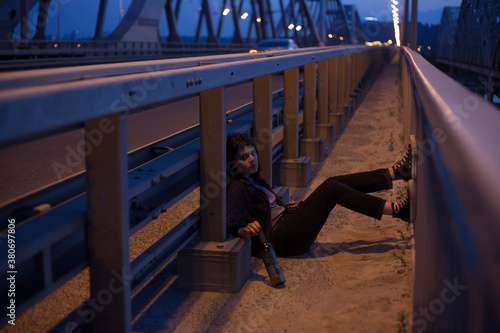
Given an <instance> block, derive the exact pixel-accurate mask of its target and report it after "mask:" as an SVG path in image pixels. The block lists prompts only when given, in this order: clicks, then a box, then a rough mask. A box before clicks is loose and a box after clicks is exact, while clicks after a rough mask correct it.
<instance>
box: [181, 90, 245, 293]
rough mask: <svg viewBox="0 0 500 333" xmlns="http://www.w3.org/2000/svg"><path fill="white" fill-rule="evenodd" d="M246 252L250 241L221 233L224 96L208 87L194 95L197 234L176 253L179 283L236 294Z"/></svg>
mask: <svg viewBox="0 0 500 333" xmlns="http://www.w3.org/2000/svg"><path fill="white" fill-rule="evenodd" d="M250 254H251V249H250V239H246V240H245V239H243V238H240V237H236V238H235V237H229V238H227V237H226V98H225V88H224V87H218V88H213V89H210V90H205V91H202V92H201V93H200V237H198V238H196V239H194V240H193V241H192V242H191V243H189V244H188V245H187V246H186V247H184V248H183V249H182V250H181V251H180V252H179V254H178V261H179V287H180V288H183V289H189V290H200V291H218V292H238V291H239V290H240V289H241V288H242V287H243V285H244V284H245V282H246V281H247V280H248V277H249V275H250Z"/></svg>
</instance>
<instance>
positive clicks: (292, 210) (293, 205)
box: [285, 201, 297, 213]
mask: <svg viewBox="0 0 500 333" xmlns="http://www.w3.org/2000/svg"><path fill="white" fill-rule="evenodd" d="M285 210H286V212H287V213H295V211H296V210H297V204H296V203H295V201H290V202H288V203H286V204H285Z"/></svg>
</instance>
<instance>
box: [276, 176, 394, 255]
mask: <svg viewBox="0 0 500 333" xmlns="http://www.w3.org/2000/svg"><path fill="white" fill-rule="evenodd" d="M387 173H388V171H387V169H380V170H375V171H370V172H362V173H355V174H351V175H345V176H337V177H331V178H328V179H327V180H325V181H324V182H323V184H321V185H320V186H319V187H318V188H317V189H316V190H315V191H314V192H313V193H311V195H310V196H309V197H308V198H307V199H306V200H305V201H304V202H303V203H302V204H301V205H300V206H299V207H298V209H297V211H296V212H295V213H294V214H285V215H284V217H283V219H282V220H281V221H280V222H278V223H277V224H276V226H275V230H274V236H275V241H276V249H277V251H278V252H279V253H280V254H283V255H298V254H301V253H304V252H305V251H307V250H308V249H309V247H310V246H311V245H312V243H313V242H314V241H315V239H316V237H317V235H318V233H319V232H320V230H321V228H322V227H323V225H324V224H325V221H326V219H327V218H328V215H329V214H330V212H331V210H332V209H333V208H334V207H335V205H337V204H339V205H341V206H343V207H346V208H348V209H351V210H353V211H356V212H358V213H361V214H364V215H367V216H370V217H373V218H376V219H380V218H381V217H382V213H383V211H384V206H385V200H383V199H381V198H378V197H375V196H372V195H369V194H366V193H364V192H375V191H380V190H387V189H390V188H392V181H391V180H390V179H387Z"/></svg>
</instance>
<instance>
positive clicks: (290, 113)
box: [283, 67, 299, 159]
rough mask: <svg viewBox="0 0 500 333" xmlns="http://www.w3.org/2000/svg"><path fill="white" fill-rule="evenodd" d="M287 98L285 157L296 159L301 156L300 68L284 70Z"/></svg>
mask: <svg viewBox="0 0 500 333" xmlns="http://www.w3.org/2000/svg"><path fill="white" fill-rule="evenodd" d="M284 81H285V82H284V90H285V96H284V97H285V100H284V106H283V121H284V126H283V127H284V137H283V155H284V156H283V157H284V158H285V159H296V158H297V157H298V156H299V135H298V132H299V118H298V111H299V69H298V67H294V68H290V69H287V70H285V71H284Z"/></svg>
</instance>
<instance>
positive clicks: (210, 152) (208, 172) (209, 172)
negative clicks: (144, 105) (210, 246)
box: [200, 87, 226, 242]
mask: <svg viewBox="0 0 500 333" xmlns="http://www.w3.org/2000/svg"><path fill="white" fill-rule="evenodd" d="M225 177H226V96H225V88H224V87H218V88H213V89H210V90H205V91H202V92H201V93H200V191H201V192H200V200H201V203H200V205H201V207H200V237H201V241H205V242H224V240H225V239H226V184H225ZM221 180H222V182H221Z"/></svg>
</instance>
